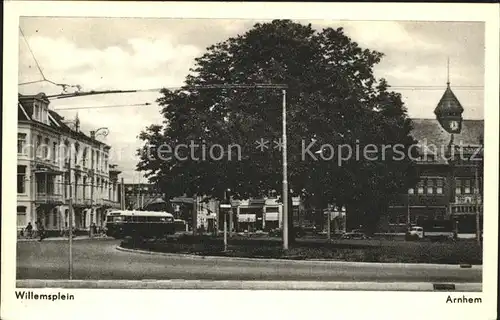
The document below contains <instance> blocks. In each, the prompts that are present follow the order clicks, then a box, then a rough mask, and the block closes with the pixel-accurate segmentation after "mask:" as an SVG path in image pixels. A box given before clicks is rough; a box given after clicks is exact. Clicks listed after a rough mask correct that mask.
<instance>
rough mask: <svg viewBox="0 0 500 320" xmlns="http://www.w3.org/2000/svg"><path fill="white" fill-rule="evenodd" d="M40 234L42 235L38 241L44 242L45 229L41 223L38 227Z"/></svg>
mask: <svg viewBox="0 0 500 320" xmlns="http://www.w3.org/2000/svg"><path fill="white" fill-rule="evenodd" d="M38 233H39V235H40V240H38V241H42V240H43V239H44V238H45V228H44V227H43V224H42V223H39V225H38Z"/></svg>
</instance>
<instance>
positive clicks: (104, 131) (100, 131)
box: [84, 127, 109, 223]
mask: <svg viewBox="0 0 500 320" xmlns="http://www.w3.org/2000/svg"><path fill="white" fill-rule="evenodd" d="M108 134H109V129H108V128H107V127H100V128H97V129H96V130H91V131H90V138H92V140H96V138H97V137H98V136H102V137H106V136H107V135H108ZM90 156H91V157H92V158H93V157H94V155H93V152H91V153H90ZM90 163H91V166H92V168H90V173H91V177H90V181H91V184H90V212H91V213H93V214H94V185H95V165H96V163H95V162H94V160H93V159H92V160H91V161H90ZM84 188H85V186H84ZM95 217H96V219H97V213H95ZM101 219H102V218H101ZM101 219H99V220H101ZM91 223H92V221H91Z"/></svg>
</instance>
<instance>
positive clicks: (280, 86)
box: [182, 83, 288, 250]
mask: <svg viewBox="0 0 500 320" xmlns="http://www.w3.org/2000/svg"><path fill="white" fill-rule="evenodd" d="M182 88H186V89H201V90H205V89H271V90H275V89H281V95H282V102H283V105H282V106H283V108H282V113H283V137H282V141H283V148H282V153H283V249H284V250H288V173H287V165H288V163H287V142H286V138H287V135H286V89H287V88H288V85H286V84H267V83H263V84H207V85H200V86H185V87H182Z"/></svg>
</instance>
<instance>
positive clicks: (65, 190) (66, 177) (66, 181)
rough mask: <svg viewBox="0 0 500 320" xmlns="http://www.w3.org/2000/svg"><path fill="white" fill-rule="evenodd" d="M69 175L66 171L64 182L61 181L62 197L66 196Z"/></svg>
mask: <svg viewBox="0 0 500 320" xmlns="http://www.w3.org/2000/svg"><path fill="white" fill-rule="evenodd" d="M69 180H70V176H69V173H66V174H65V175H64V183H63V188H64V197H65V198H68V184H69Z"/></svg>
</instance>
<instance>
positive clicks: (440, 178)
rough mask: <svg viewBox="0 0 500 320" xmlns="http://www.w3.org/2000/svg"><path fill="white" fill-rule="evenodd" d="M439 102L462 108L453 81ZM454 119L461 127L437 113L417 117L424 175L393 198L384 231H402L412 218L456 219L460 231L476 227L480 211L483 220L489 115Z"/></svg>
mask: <svg viewBox="0 0 500 320" xmlns="http://www.w3.org/2000/svg"><path fill="white" fill-rule="evenodd" d="M438 108H441V109H446V110H454V109H456V110H458V111H459V112H460V110H461V111H463V108H462V106H461V105H460V102H459V101H458V99H457V98H456V97H455V95H454V94H453V92H452V90H451V87H450V86H449V84H448V88H447V89H446V91H445V93H444V95H443V97H442V99H441V101H440V102H439V104H438ZM438 108H436V109H438ZM460 113H461V112H460ZM452 122H453V121H452ZM452 125H454V126H456V127H455V128H454V129H455V130H456V133H449V132H448V131H446V130H445V129H443V127H442V124H441V123H440V122H439V121H438V120H437V119H413V126H414V127H413V131H412V135H413V137H415V139H416V140H418V146H419V148H418V150H419V155H420V157H419V158H418V159H416V160H415V161H416V163H417V172H418V176H419V180H418V182H417V184H416V185H415V186H414V187H412V188H410V189H409V190H408V193H407V194H404V195H400V196H399V197H398V199H397V200H396V201H394V202H393V203H392V204H391V206H390V208H389V212H388V213H387V214H386V215H385V216H384V217H383V218H382V219H381V221H380V226H379V229H380V231H383V232H403V231H405V230H406V228H407V226H408V219H410V223H411V224H412V225H416V224H419V221H421V220H425V219H435V220H452V221H453V222H454V225H455V227H456V229H457V231H458V232H460V233H475V232H476V213H477V212H479V214H480V216H481V217H480V220H481V221H482V212H483V210H482V194H483V187H482V181H483V179H482V178H483V174H482V172H483V170H482V163H483V161H482V155H483V149H482V145H483V132H484V121H483V120H463V121H462V122H461V123H460V122H458V121H457V122H456V123H455V124H452ZM481 223H482V222H481Z"/></svg>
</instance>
